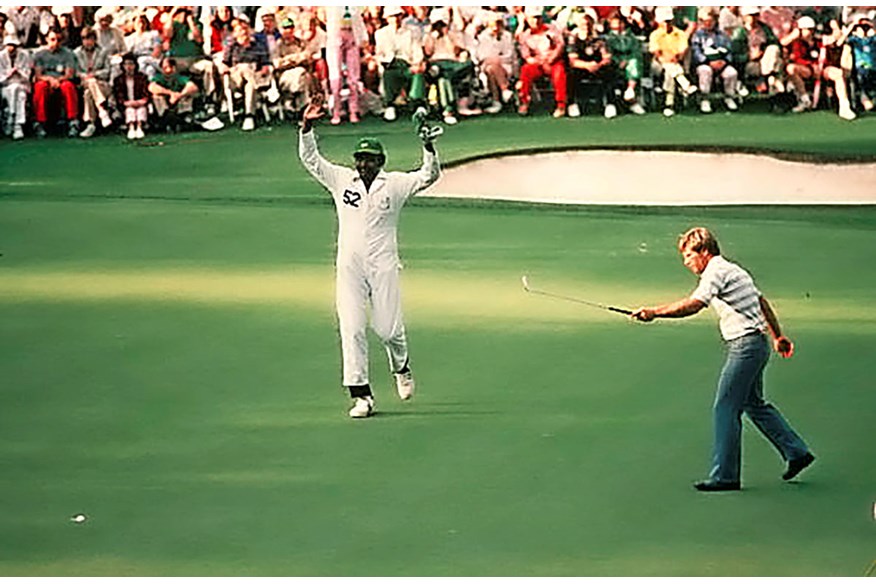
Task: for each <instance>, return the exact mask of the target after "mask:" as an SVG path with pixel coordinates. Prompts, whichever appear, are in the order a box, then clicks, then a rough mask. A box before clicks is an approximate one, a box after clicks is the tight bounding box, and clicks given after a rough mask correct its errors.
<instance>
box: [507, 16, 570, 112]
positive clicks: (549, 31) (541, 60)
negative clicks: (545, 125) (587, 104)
mask: <svg viewBox="0 0 876 584" xmlns="http://www.w3.org/2000/svg"><path fill="white" fill-rule="evenodd" d="M542 13H543V8H542V7H541V6H527V7H526V10H525V14H526V23H527V27H526V29H525V30H524V31H523V32H522V33H520V36H519V37H518V40H517V42H518V45H519V46H518V49H519V51H520V57H521V58H522V59H523V65H522V66H521V67H520V83H519V86H520V96H519V97H520V99H519V101H520V105H519V107H518V108H517V111H518V113H519V114H520V115H527V114H528V113H529V105H530V101H531V99H532V97H531V92H532V84H533V83H534V82H535V81H536V80H537V79H539V78H541V77H544V76H545V75H547V76H549V77H550V79H551V85H553V88H554V101H555V102H556V109H555V110H554V113H553V116H554V117H555V118H562V117H563V116H565V115H566V91H567V90H566V65H565V62H564V61H563V57H564V56H565V43H564V41H563V35H562V34H561V33H560V31H559V30H557V29H556V27H554V26H551V25H548V24H545V22H544V16H543V15H542Z"/></svg>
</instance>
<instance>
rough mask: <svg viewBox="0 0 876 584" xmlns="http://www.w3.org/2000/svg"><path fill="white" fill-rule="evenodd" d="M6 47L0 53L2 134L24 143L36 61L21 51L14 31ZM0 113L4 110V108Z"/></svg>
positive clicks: (6, 40)
mask: <svg viewBox="0 0 876 584" xmlns="http://www.w3.org/2000/svg"><path fill="white" fill-rule="evenodd" d="M3 46H4V48H3V50H2V52H0V101H2V102H5V104H6V106H5V114H6V116H5V117H6V119H4V120H3V133H4V134H6V135H7V136H10V135H11V136H12V139H13V140H21V139H22V138H24V124H25V123H26V122H27V99H28V97H29V95H28V94H29V93H30V75H31V72H32V71H33V60H32V59H31V57H30V53H28V52H27V51H23V50H21V49H20V48H19V47H20V46H21V42H20V41H19V40H18V35H16V34H15V33H14V32H7V33H6V35H5V36H4V37H3ZM0 111H4V110H3V108H2V107H0Z"/></svg>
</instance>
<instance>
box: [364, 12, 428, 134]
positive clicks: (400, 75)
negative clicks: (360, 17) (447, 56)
mask: <svg viewBox="0 0 876 584" xmlns="http://www.w3.org/2000/svg"><path fill="white" fill-rule="evenodd" d="M404 14H405V13H404V11H403V10H402V9H401V7H400V6H387V7H386V8H384V11H383V16H384V17H385V18H386V19H387V21H388V24H387V25H386V26H383V27H381V28H379V29H378V30H377V32H375V33H374V43H375V49H374V56H375V57H376V58H377V61H378V62H379V63H380V64H381V65H382V66H383V88H384V96H383V99H384V105H385V107H386V109H385V110H384V113H383V119H385V120H386V121H388V122H391V121H394V120H395V119H396V111H395V101H396V100H397V99H398V98H399V96H400V95H401V94H402V92H403V91H407V100H408V103H422V102H423V101H424V99H425V90H426V86H425V80H424V78H423V72H424V71H425V69H426V65H425V62H424V61H423V46H422V44H421V43H419V42H417V41H416V39H414V36H413V33H412V32H411V30H410V29H409V28H405V27H403V26H402V25H401V21H402V18H404Z"/></svg>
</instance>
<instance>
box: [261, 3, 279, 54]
mask: <svg viewBox="0 0 876 584" xmlns="http://www.w3.org/2000/svg"><path fill="white" fill-rule="evenodd" d="M259 19H260V22H261V29H260V30H258V31H257V32H256V33H255V39H256V40H257V41H258V42H260V43H264V45H265V46H266V47H267V48H268V56H269V57H270V58H271V59H273V58H274V55H275V54H276V53H277V43H279V42H280V37H281V36H283V35H282V34H281V33H280V27H279V26H278V25H277V14H276V13H275V12H272V11H270V10H263V11H261V14H260V16H259Z"/></svg>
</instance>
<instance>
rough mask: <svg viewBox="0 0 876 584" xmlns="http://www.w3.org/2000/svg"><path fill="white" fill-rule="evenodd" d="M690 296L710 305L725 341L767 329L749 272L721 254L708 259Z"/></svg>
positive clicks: (758, 296) (757, 292) (758, 295)
mask: <svg viewBox="0 0 876 584" xmlns="http://www.w3.org/2000/svg"><path fill="white" fill-rule="evenodd" d="M690 297H691V298H694V299H696V300H699V301H700V302H703V303H704V304H711V305H712V307H713V308H714V309H715V312H717V313H718V318H720V323H719V327H720V329H721V336H722V337H724V340H725V341H732V340H733V339H738V338H739V337H743V336H745V335H749V334H751V333H756V332H761V333H762V332H764V331H766V321H765V320H764V317H763V313H762V312H761V309H760V290H758V289H757V287H756V286H755V285H754V280H753V279H752V278H751V275H750V274H749V273H748V272H746V271H745V270H743V269H742V268H741V267H739V266H737V265H736V264H734V263H733V262H728V261H727V260H725V259H724V258H723V257H721V256H714V257H713V258H712V259H711V260H709V264H708V265H707V266H706V269H705V270H703V273H702V274H700V283H699V285H698V286H697V287H696V290H694V291H693V292H692V293H691V295H690Z"/></svg>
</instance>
